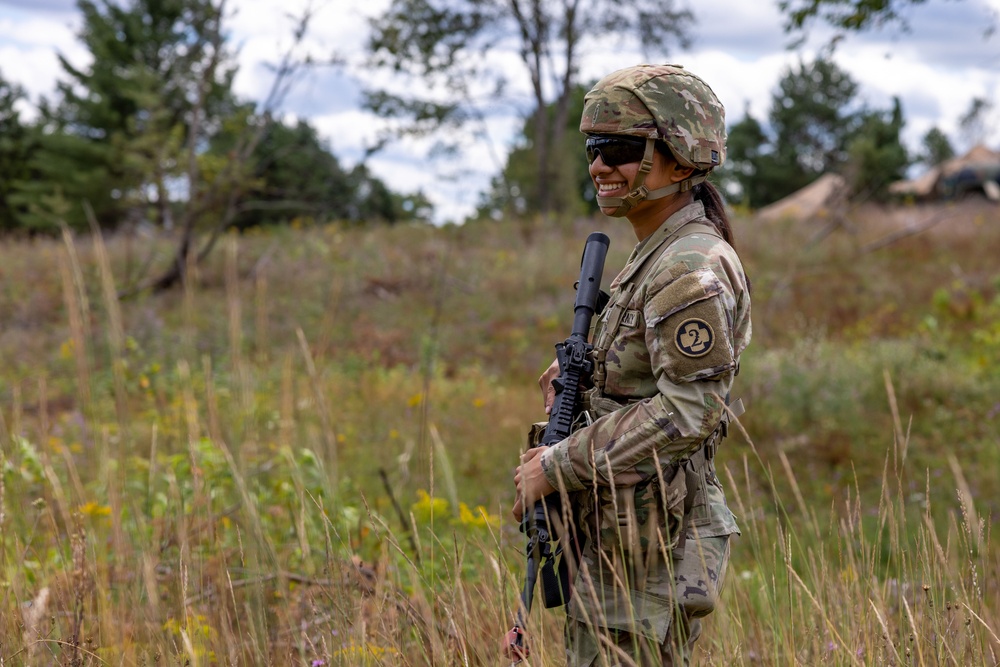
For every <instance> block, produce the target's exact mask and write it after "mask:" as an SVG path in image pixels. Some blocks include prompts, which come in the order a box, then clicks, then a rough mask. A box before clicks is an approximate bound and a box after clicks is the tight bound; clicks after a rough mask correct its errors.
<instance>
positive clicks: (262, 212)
mask: <svg viewBox="0 0 1000 667" xmlns="http://www.w3.org/2000/svg"><path fill="white" fill-rule="evenodd" d="M78 6H79V8H80V10H81V12H82V15H83V27H82V29H81V31H80V34H79V39H80V41H81V42H82V43H83V45H84V46H85V47H86V48H87V50H88V51H89V52H90V54H91V56H92V57H91V62H90V64H89V65H87V66H86V67H81V68H77V67H74V66H73V65H72V64H70V62H69V61H67V60H66V59H65V58H63V57H60V62H61V64H62V67H63V70H64V75H63V77H62V81H61V83H60V84H59V86H58V92H57V94H56V98H57V99H56V100H54V101H49V100H42V101H41V102H40V104H39V105H38V109H37V113H36V114H32V116H33V118H31V119H25V118H24V115H23V114H22V113H21V110H22V109H24V108H25V104H24V102H26V100H25V95H24V92H23V90H22V89H20V88H19V87H18V86H16V85H13V84H11V83H10V82H9V81H6V80H5V79H3V77H2V75H0V133H2V137H3V138H2V141H0V229H2V230H5V231H9V230H14V229H23V230H29V231H32V232H39V231H43V232H44V231H52V230H55V229H57V228H58V224H59V222H60V221H64V222H65V223H66V224H68V225H69V226H70V227H71V228H77V229H84V228H87V227H88V221H87V217H88V213H87V207H89V208H90V209H91V210H92V213H93V218H94V219H95V221H96V222H98V223H99V224H100V225H101V226H103V227H118V226H121V225H126V224H137V223H150V224H153V225H156V226H159V227H164V228H168V229H169V228H172V227H185V226H199V225H209V226H213V225H217V224H219V222H220V221H221V222H224V223H225V224H226V225H233V226H237V227H248V226H252V225H260V224H270V223H275V222H287V221H290V220H293V219H295V218H308V219H313V220H317V221H329V220H345V221H361V220H366V221H375V220H381V221H386V222H397V221H400V220H404V219H414V218H419V219H426V218H427V216H428V210H427V205H426V201H425V200H424V198H423V197H422V196H420V195H417V196H404V195H400V194H397V193H394V192H392V191H391V190H390V189H389V187H387V186H386V184H385V183H383V182H382V181H381V180H379V179H378V178H376V177H374V176H373V175H372V174H371V173H369V171H368V169H367V167H366V166H365V165H364V164H363V163H361V164H359V165H357V166H355V167H353V168H345V167H344V166H343V165H342V164H341V163H340V161H339V160H338V159H337V157H336V156H334V155H333V154H332V153H331V152H330V150H329V147H328V146H327V145H326V143H325V142H324V141H323V140H322V139H321V138H320V137H319V135H318V134H317V132H316V129H315V128H314V127H313V126H311V125H310V124H309V123H308V122H307V121H305V120H298V121H295V122H286V121H284V120H283V119H282V118H281V117H280V115H277V114H276V113H274V112H275V111H276V107H277V103H278V102H279V101H280V94H281V89H280V86H286V87H287V85H288V82H287V79H288V77H289V76H291V75H292V74H293V68H294V67H295V64H293V63H289V62H285V63H282V64H281V65H280V66H279V67H278V70H277V71H276V74H275V77H276V82H275V84H276V90H275V91H274V94H273V95H272V98H271V99H269V100H265V101H262V102H258V101H251V100H245V99H239V98H238V97H237V96H236V95H235V93H234V92H233V87H232V84H233V77H234V75H235V72H236V67H235V64H234V53H233V52H232V51H231V50H230V48H229V46H228V44H227V42H226V36H225V31H224V27H223V22H224V20H225V15H224V13H223V11H224V9H223V6H222V3H219V2H216V1H214V0H167V1H162V0H135V1H132V2H127V3H112V2H108V1H107V0H96V1H95V0H80V2H79V3H78ZM84 202H86V205H87V206H84V205H83V203H84Z"/></svg>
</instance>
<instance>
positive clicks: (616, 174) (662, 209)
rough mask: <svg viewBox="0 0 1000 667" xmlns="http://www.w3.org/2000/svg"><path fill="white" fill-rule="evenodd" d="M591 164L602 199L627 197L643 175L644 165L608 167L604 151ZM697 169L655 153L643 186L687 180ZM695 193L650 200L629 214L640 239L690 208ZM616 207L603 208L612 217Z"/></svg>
mask: <svg viewBox="0 0 1000 667" xmlns="http://www.w3.org/2000/svg"><path fill="white" fill-rule="evenodd" d="M593 157H594V160H593V162H591V163H590V179H591V180H592V181H593V183H594V189H595V190H596V191H597V194H598V195H599V196H600V197H602V198H603V197H625V196H627V195H628V194H629V192H631V191H632V188H633V187H634V184H635V182H636V176H637V175H638V173H639V165H640V162H639V161H638V160H637V161H635V162H627V163H625V164H619V165H614V166H608V165H607V164H606V163H605V162H604V159H603V156H602V155H601V154H600V152H595V154H594V156H593ZM693 171H694V170H693V169H691V168H689V167H683V166H681V165H679V164H678V163H677V161H676V160H674V159H673V158H672V157H670V156H669V155H667V154H666V153H665V152H664V151H662V150H656V151H653V168H652V169H651V170H650V172H649V174H647V175H646V178H645V180H644V181H643V185H644V186H645V187H646V188H647V189H649V190H650V191H652V190H656V189H658V188H662V187H666V186H668V185H673V184H674V183H678V182H680V181H683V180H684V179H686V178H688V177H689V176H691V174H692V173H693ZM691 199H692V196H691V192H690V191H688V192H683V193H681V192H679V193H676V194H674V195H670V196H668V197H663V198H662V199H646V200H643V201H641V202H639V203H638V204H636V205H635V207H634V208H632V209H631V210H630V211H629V212H628V213H627V215H626V217H627V218H628V220H629V222H631V223H632V226H633V228H634V229H635V232H636V236H638V237H639V240H642V239H644V238H646V236H648V235H649V234H651V233H653V231H655V230H656V228H657V227H659V226H660V223H662V222H663V221H664V220H666V219H667V218H668V217H669V216H670V214H671V213H673V212H674V211H676V210H678V209H679V208H681V207H683V206H685V205H687V204H688V203H689V202H690V201H691ZM615 211H616V208H615V207H608V206H602V207H601V212H602V213H604V214H605V215H608V216H612V215H614V213H615Z"/></svg>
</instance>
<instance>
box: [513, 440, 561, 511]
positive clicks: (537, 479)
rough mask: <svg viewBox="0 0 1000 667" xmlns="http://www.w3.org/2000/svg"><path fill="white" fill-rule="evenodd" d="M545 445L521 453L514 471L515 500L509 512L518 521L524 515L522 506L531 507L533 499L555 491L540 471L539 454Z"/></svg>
mask: <svg viewBox="0 0 1000 667" xmlns="http://www.w3.org/2000/svg"><path fill="white" fill-rule="evenodd" d="M544 451H545V447H534V448H532V449H529V450H528V451H526V452H525V453H524V454H522V455H521V465H519V466H518V467H517V469H516V470H515V471H514V488H515V490H516V491H517V501H516V502H515V503H514V507H513V509H512V510H511V514H513V515H514V518H515V519H517V520H518V521H520V520H521V518H522V517H523V516H524V508H525V507H531V506H533V505H534V504H535V501H537V500H541V499H542V498H544V497H545V496H547V495H549V494H550V493H552V492H554V491H555V488H553V486H552V485H551V484H549V480H548V478H547V477H546V476H545V473H544V472H543V471H542V459H541V454H542V452H544Z"/></svg>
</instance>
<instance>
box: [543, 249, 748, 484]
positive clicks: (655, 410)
mask: <svg viewBox="0 0 1000 667" xmlns="http://www.w3.org/2000/svg"><path fill="white" fill-rule="evenodd" d="M727 283H728V281H726V283H723V282H722V281H721V280H720V279H719V277H718V276H717V274H716V273H715V272H713V271H712V270H711V269H709V268H701V269H695V270H693V271H688V272H684V273H682V274H681V275H680V276H674V275H672V274H671V273H670V272H666V273H664V274H661V275H660V276H658V277H657V279H654V280H653V281H651V283H650V284H649V288H648V290H647V291H646V293H645V296H644V301H643V304H644V306H643V315H644V318H645V320H646V331H645V339H646V347H647V349H648V350H649V356H650V365H651V368H652V370H653V374H654V376H655V378H656V387H657V390H658V393H657V394H656V395H655V396H652V397H650V398H646V399H643V400H641V401H639V402H636V403H633V404H630V405H628V406H626V407H623V408H622V409H620V410H616V411H614V412H612V413H610V414H608V415H605V416H603V417H601V418H600V419H598V420H596V421H595V422H594V423H593V424H591V425H590V426H587V427H586V428H583V429H580V430H578V431H576V432H575V433H574V434H573V435H571V436H570V437H569V438H566V439H565V440H563V441H562V442H559V443H557V444H555V445H553V446H552V447H549V448H548V449H547V450H546V451H545V452H544V453H543V454H542V459H541V463H542V469H543V471H544V472H545V475H546V477H547V478H548V480H549V483H551V484H552V485H553V486H554V487H555V488H560V486H561V487H562V488H565V489H566V490H567V491H574V490H579V489H584V488H586V487H588V486H590V485H591V484H593V483H596V484H598V485H614V486H628V485H632V484H636V483H637V482H639V481H641V480H642V479H644V478H645V477H647V476H648V470H649V469H650V466H649V464H648V460H649V459H651V458H653V457H656V458H657V459H658V461H659V464H660V465H664V464H666V463H669V462H672V461H674V460H678V459H682V458H685V457H687V456H689V455H690V454H691V453H692V452H694V451H695V450H696V449H697V448H698V447H699V446H700V445H701V444H702V443H703V442H704V441H705V439H706V438H708V436H709V435H711V433H712V431H714V430H715V428H716V427H717V426H718V424H719V422H720V421H721V419H722V416H723V413H724V410H725V408H724V405H723V402H722V400H720V398H719V397H724V396H726V395H727V393H728V391H729V388H730V386H731V384H732V379H733V375H734V371H735V368H736V354H735V353H734V350H733V336H732V334H731V329H732V323H733V319H734V312H733V311H734V310H735V299H734V298H733V296H732V290H731V289H730V288H729V287H728V284H727ZM643 462H645V463H646V465H639V464H641V463H643ZM653 469H654V470H655V468H653Z"/></svg>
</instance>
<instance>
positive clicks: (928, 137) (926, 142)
mask: <svg viewBox="0 0 1000 667" xmlns="http://www.w3.org/2000/svg"><path fill="white" fill-rule="evenodd" d="M920 144H921V147H922V149H921V152H920V157H919V160H920V162H923V163H924V164H926V165H928V166H931V167H933V166H934V165H936V164H941V163H942V162H944V161H945V160H950V159H951V158H953V157H955V149H954V148H952V147H951V141H949V140H948V135H946V134H945V133H944V132H942V131H941V130H940V129H939V128H937V127H932V128H931V129H929V130H927V134H925V135H924V137H923V139H922V140H921V142H920Z"/></svg>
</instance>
